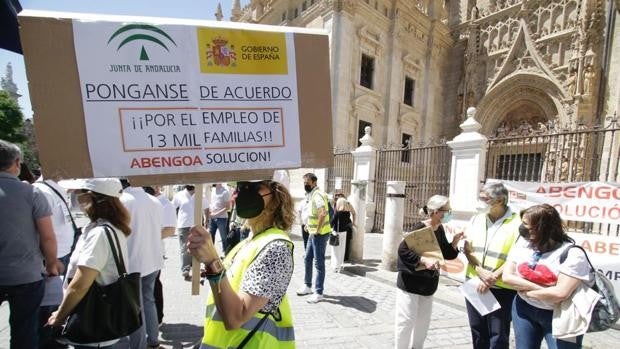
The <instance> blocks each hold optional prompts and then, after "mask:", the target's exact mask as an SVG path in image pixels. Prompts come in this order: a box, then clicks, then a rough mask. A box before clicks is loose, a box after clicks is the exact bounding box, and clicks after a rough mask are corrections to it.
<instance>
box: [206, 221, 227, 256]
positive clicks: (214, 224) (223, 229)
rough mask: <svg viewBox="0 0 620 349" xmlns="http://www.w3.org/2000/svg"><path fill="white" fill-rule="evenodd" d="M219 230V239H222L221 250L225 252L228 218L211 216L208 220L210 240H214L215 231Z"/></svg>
mask: <svg viewBox="0 0 620 349" xmlns="http://www.w3.org/2000/svg"><path fill="white" fill-rule="evenodd" d="M216 230H219V231H220V239H222V251H224V252H226V237H227V236H228V218H211V221H210V222H209V231H210V232H211V241H213V242H215V231H216Z"/></svg>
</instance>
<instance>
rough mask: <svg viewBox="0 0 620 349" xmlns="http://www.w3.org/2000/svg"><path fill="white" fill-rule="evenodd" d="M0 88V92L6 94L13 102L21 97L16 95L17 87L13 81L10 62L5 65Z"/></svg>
mask: <svg viewBox="0 0 620 349" xmlns="http://www.w3.org/2000/svg"><path fill="white" fill-rule="evenodd" d="M0 87H2V90H4V91H6V92H8V93H9V95H11V97H12V98H13V99H15V101H17V99H18V98H19V97H21V96H22V95H20V94H19V93H17V85H16V84H15V82H14V81H13V66H12V65H11V63H10V62H9V63H7V65H6V73H5V75H4V77H3V78H2V80H1V81H0Z"/></svg>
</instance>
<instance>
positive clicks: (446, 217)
mask: <svg viewBox="0 0 620 349" xmlns="http://www.w3.org/2000/svg"><path fill="white" fill-rule="evenodd" d="M451 220H452V212H446V213H444V214H443V217H442V218H441V223H448V222H449V221H451Z"/></svg>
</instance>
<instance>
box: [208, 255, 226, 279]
mask: <svg viewBox="0 0 620 349" xmlns="http://www.w3.org/2000/svg"><path fill="white" fill-rule="evenodd" d="M206 271H207V275H217V274H219V273H221V272H222V271H224V265H223V264H222V261H221V260H220V259H219V258H216V259H214V260H213V262H211V263H209V264H207V265H206Z"/></svg>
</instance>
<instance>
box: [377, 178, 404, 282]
mask: <svg viewBox="0 0 620 349" xmlns="http://www.w3.org/2000/svg"><path fill="white" fill-rule="evenodd" d="M386 193H387V194H386V196H385V222H384V223H383V249H382V254H381V255H382V257H381V266H380V267H381V269H385V270H389V271H396V261H397V260H398V253H397V252H398V244H399V243H400V241H401V240H402V235H403V221H404V218H405V182H403V181H388V182H387V190H386Z"/></svg>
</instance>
